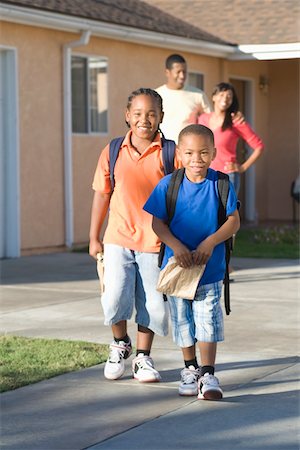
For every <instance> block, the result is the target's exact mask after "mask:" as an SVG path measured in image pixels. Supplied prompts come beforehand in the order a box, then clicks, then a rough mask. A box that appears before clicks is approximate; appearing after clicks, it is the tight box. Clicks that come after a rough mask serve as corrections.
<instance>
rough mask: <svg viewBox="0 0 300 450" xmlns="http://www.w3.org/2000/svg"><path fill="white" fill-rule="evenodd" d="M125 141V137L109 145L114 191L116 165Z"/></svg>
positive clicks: (110, 170)
mask: <svg viewBox="0 0 300 450" xmlns="http://www.w3.org/2000/svg"><path fill="white" fill-rule="evenodd" d="M123 141H124V136H122V137H118V138H115V139H113V140H112V141H111V142H110V144H109V178H110V184H111V190H112V191H113V190H114V187H115V165H116V161H117V158H118V156H119V151H120V148H121V145H122V142H123Z"/></svg>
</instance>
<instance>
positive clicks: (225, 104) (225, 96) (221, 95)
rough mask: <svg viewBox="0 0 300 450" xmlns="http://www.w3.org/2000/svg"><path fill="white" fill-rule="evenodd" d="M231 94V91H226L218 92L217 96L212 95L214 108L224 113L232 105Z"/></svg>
mask: <svg viewBox="0 0 300 450" xmlns="http://www.w3.org/2000/svg"><path fill="white" fill-rule="evenodd" d="M232 100H233V94H232V91H231V90H228V91H220V92H218V93H217V94H214V95H213V97H212V101H213V103H214V106H215V107H217V108H218V109H219V110H220V111H226V110H227V109H228V108H230V106H231V105H232Z"/></svg>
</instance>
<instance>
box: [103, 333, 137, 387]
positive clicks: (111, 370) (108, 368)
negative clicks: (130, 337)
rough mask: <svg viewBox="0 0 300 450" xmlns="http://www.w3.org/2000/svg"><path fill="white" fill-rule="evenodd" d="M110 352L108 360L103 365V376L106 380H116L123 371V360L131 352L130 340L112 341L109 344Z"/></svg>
mask: <svg viewBox="0 0 300 450" xmlns="http://www.w3.org/2000/svg"><path fill="white" fill-rule="evenodd" d="M109 347H110V352H109V357H108V360H107V361H106V363H105V367H104V376H105V378H107V379H108V380H117V379H118V378H120V377H121V376H122V375H123V374H124V372H125V362H124V360H125V359H127V358H129V356H130V355H131V353H132V346H131V341H129V342H128V343H126V342H124V341H120V342H116V341H113V342H112V343H111V344H110V346H109Z"/></svg>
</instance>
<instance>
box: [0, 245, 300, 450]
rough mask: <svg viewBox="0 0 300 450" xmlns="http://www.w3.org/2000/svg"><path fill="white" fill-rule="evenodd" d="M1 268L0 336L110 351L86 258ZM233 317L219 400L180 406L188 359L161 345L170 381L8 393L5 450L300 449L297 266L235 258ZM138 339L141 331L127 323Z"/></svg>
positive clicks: (57, 381) (158, 353)
mask: <svg viewBox="0 0 300 450" xmlns="http://www.w3.org/2000/svg"><path fill="white" fill-rule="evenodd" d="M0 264H1V282H2V286H1V306H2V308H1V315H0V320H1V333H2V334H3V333H9V334H17V335H22V336H33V337H50V338H51V337H53V338H61V339H74V340H86V341H92V342H99V343H100V342H101V343H109V342H110V340H111V335H110V330H109V328H108V327H104V326H103V316H102V310H101V306H100V301H99V294H98V280H97V276H96V268H95V264H94V263H93V261H92V260H91V258H90V257H89V256H88V255H86V254H79V253H74V254H67V253H62V254H50V255H41V256H28V257H23V258H20V259H15V260H4V261H0ZM233 265H234V267H235V268H236V272H234V274H233V276H234V280H235V281H234V283H232V284H231V304H232V313H231V315H230V316H229V317H225V342H224V343H222V344H220V345H219V348H218V356H217V366H216V370H217V376H218V377H219V379H220V381H221V385H222V387H223V389H224V399H223V400H222V401H220V402H207V401H200V400H197V399H196V398H195V397H179V396H178V393H177V387H178V381H179V374H180V370H181V369H182V360H181V352H180V350H178V349H177V347H175V345H174V344H173V343H172V340H171V337H170V336H169V337H167V338H159V337H156V338H155V341H154V346H153V351H152V356H153V359H154V360H155V364H156V368H157V369H158V370H159V371H160V373H161V375H162V379H163V380H162V382H161V383H154V384H139V383H137V382H135V381H134V380H132V378H131V374H130V362H131V358H130V361H129V362H128V367H127V371H126V374H125V376H124V377H123V378H122V379H120V380H118V381H115V382H110V381H107V380H105V379H104V377H103V365H99V366H95V367H92V368H90V369H85V370H82V371H79V372H74V373H71V374H66V375H62V376H59V377H56V378H52V379H50V380H47V381H43V382H40V383H36V384H34V385H31V386H27V387H24V388H20V389H17V390H15V391H11V392H7V393H4V394H2V395H1V397H0V399H1V440H2V444H1V449H3V450H8V449H9V450H35V449H36V450H62V449H68V450H81V449H93V450H100V449H105V450H112V449H114V450H121V449H128V450H140V449H143V450H154V449H155V450H167V449H173V450H176V449H178V450H179V449H180V450H184V449H189V450H196V449H197V450H198V449H200V448H201V449H207V450H215V449H218V450H219V449H221V448H222V450H234V449H238V450H254V449H255V450H299V448H300V447H299V446H300V440H299V432H298V430H299V420H298V417H299V391H298V388H299V384H298V379H299V364H298V358H297V353H298V349H299V346H298V345H297V344H298V343H299V340H298V338H299V331H298V329H299V322H298V317H297V313H299V309H298V308H299V307H298V300H299V297H300V295H299V292H300V291H299V287H300V285H299V275H300V273H299V272H300V271H299V265H298V262H297V261H294V260H259V259H257V260H254V259H233ZM129 334H130V335H131V336H132V338H134V337H135V325H134V323H133V322H131V323H130V326H129Z"/></svg>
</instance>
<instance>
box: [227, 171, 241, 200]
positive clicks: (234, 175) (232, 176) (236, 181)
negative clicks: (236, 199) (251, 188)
mask: <svg viewBox="0 0 300 450" xmlns="http://www.w3.org/2000/svg"><path fill="white" fill-rule="evenodd" d="M227 175H228V176H229V181H231V183H232V184H233V186H234V190H235V193H236V195H238V193H239V191H240V187H241V174H240V173H239V172H231V173H228V174H227Z"/></svg>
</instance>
